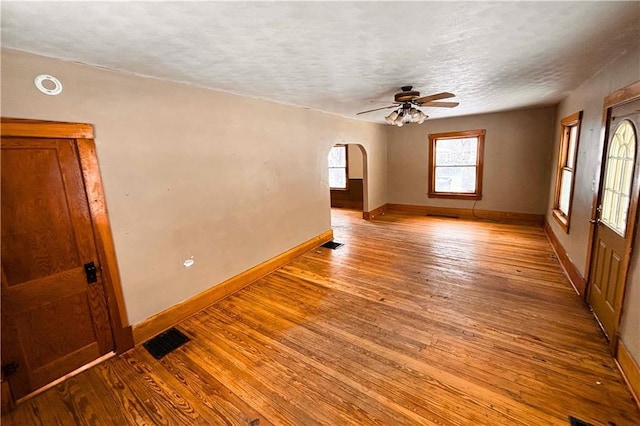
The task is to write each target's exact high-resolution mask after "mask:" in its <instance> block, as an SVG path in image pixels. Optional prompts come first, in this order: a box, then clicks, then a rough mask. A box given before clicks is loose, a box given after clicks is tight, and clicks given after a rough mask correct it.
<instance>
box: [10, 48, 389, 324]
mask: <svg viewBox="0 0 640 426" xmlns="http://www.w3.org/2000/svg"><path fill="white" fill-rule="evenodd" d="M41 73H48V74H52V75H54V76H56V77H58V78H59V79H60V80H61V81H62V83H63V85H64V92H63V93H62V94H61V95H59V96H47V95H44V94H41V93H40V92H38V91H37V90H36V88H35V87H34V85H33V79H34V77H35V76H36V75H38V74H41ZM2 115H3V116H5V117H18V118H32V119H44V120H57V121H70V122H83V123H91V124H93V125H94V126H95V135H96V145H97V151H98V158H99V162H100V167H101V171H102V178H103V183H104V186H105V193H106V201H107V205H108V209H109V214H110V218H111V225H112V231H113V236H114V240H115V245H116V253H117V257H118V262H119V266H120V273H121V277H122V283H123V290H124V295H125V301H126V307H127V312H128V314H129V322H130V323H131V324H135V323H138V322H140V321H142V320H144V319H145V318H147V317H149V316H151V315H153V314H155V313H157V312H159V311H162V310H163V309H166V308H168V307H170V306H172V305H174V304H176V303H178V302H180V301H182V300H185V299H187V298H189V297H191V296H193V295H195V294H197V293H199V292H201V291H203V290H205V289H207V288H209V287H211V286H213V285H215V284H217V283H220V282H221V281H223V280H225V279H227V278H229V277H231V276H233V275H236V274H238V273H240V272H243V271H244V270H246V269H249V268H251V267H253V266H255V265H257V264H259V263H261V262H263V261H265V260H267V259H269V258H271V257H273V256H276V255H278V254H279V253H282V252H284V251H286V250H288V249H289V248H291V247H294V246H296V245H298V244H300V243H302V242H304V241H306V240H308V239H309V238H312V237H314V236H315V235H318V234H320V233H322V232H324V231H326V230H328V229H329V228H330V226H331V224H330V220H331V219H330V209H329V190H328V183H327V154H328V152H329V150H330V149H331V147H332V146H333V145H334V144H336V143H357V144H361V145H363V147H364V148H365V150H366V152H367V158H368V164H367V167H368V174H369V187H368V201H369V205H368V206H365V207H368V208H370V209H373V208H376V207H378V206H380V205H382V204H385V203H386V202H387V189H386V167H387V152H386V133H385V130H384V127H383V126H382V125H376V124H371V123H363V122H358V121H354V120H348V119H344V118H341V117H338V116H334V115H330V114H324V113H319V112H315V111H310V110H306V109H302V108H295V107H290V106H284V105H280V104H275V103H270V102H266V101H262V100H256V99H251V98H245V97H240V96H235V95H231V94H226V93H221V92H215V91H211V90H206V89H201V88H196V87H190V86H185V85H181V84H174V83H169V82H163V81H159V80H154V79H148V78H141V77H137V76H133V75H128V74H123V73H117V72H111V71H106V70H101V69H98V68H94V67H89V66H83V65H78V64H73V63H69V62H62V61H58V60H53V59H48V58H44V57H41V56H35V55H30V54H26V53H21V52H15V51H8V50H7V51H3V52H2ZM190 256H193V257H194V259H195V261H196V263H195V265H194V266H193V267H192V268H190V269H185V268H184V267H183V266H182V262H183V261H184V260H185V259H187V258H189V257H190Z"/></svg>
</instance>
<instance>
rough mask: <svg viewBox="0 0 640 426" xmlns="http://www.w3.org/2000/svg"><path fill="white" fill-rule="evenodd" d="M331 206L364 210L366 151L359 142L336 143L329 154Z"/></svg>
mask: <svg viewBox="0 0 640 426" xmlns="http://www.w3.org/2000/svg"><path fill="white" fill-rule="evenodd" d="M327 158H328V167H329V191H330V194H331V197H330V199H331V207H332V208H344V209H352V210H359V211H366V208H367V207H368V185H367V184H368V182H367V152H366V150H365V149H364V147H363V146H362V145H360V144H336V145H334V146H333V147H332V148H331V150H330V151H329V154H328V156H327Z"/></svg>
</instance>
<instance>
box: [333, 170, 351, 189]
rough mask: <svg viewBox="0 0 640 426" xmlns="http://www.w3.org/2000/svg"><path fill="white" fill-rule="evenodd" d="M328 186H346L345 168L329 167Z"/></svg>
mask: <svg viewBox="0 0 640 426" xmlns="http://www.w3.org/2000/svg"><path fill="white" fill-rule="evenodd" d="M329 187H330V188H341V189H344V188H346V187H347V169H345V168H343V167H338V168H332V169H329Z"/></svg>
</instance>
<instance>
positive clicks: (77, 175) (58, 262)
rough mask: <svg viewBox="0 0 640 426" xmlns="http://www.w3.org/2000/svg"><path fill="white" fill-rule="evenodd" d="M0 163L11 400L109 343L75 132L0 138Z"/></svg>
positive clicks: (104, 349)
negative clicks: (51, 136) (92, 275)
mask: <svg viewBox="0 0 640 426" xmlns="http://www.w3.org/2000/svg"><path fill="white" fill-rule="evenodd" d="M1 162H2V169H1V175H2V188H1V190H2V209H1V210H2V211H1V213H2V224H1V234H2V242H1V243H2V247H1V252H2V253H1V254H2V260H1V263H2V361H3V362H4V363H14V364H15V365H16V366H17V368H16V370H15V372H14V373H13V374H11V375H10V376H8V380H9V384H10V387H11V391H12V394H13V398H15V399H19V398H21V397H23V396H25V395H27V394H29V393H30V392H32V391H34V390H36V389H38V388H40V387H42V386H44V385H46V384H48V383H50V382H51V381H53V380H55V379H57V378H60V377H62V376H64V375H65V374H67V373H69V372H71V371H73V370H75V369H77V368H79V367H81V366H83V365H85V364H87V363H89V362H91V361H93V360H95V359H96V358H98V357H100V356H101V355H104V354H106V353H108V352H110V351H112V350H113V349H114V343H113V335H112V331H111V328H110V322H109V312H108V309H107V303H106V299H105V292H104V288H103V283H102V277H101V276H100V275H101V272H100V264H99V261H98V256H97V252H96V243H95V240H94V234H93V228H92V223H91V215H90V211H89V204H88V201H87V195H86V191H85V186H84V181H83V176H82V170H81V168H80V163H79V158H78V152H77V146H76V141H75V139H45V138H15V137H3V138H2V154H1ZM91 262H93V264H94V265H95V268H96V279H95V282H93V283H88V279H87V277H88V274H87V271H86V269H87V268H85V265H86V264H89V263H91ZM89 272H90V271H89ZM89 281H91V280H89Z"/></svg>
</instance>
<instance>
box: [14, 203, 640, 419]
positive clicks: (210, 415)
mask: <svg viewBox="0 0 640 426" xmlns="http://www.w3.org/2000/svg"><path fill="white" fill-rule="evenodd" d="M359 215H360V213H358V212H354V211H345V210H334V212H333V224H334V232H335V239H336V241H339V242H343V243H345V246H344V247H342V248H340V249H338V250H336V251H331V250H328V249H325V248H320V249H317V250H314V251H312V252H310V253H308V254H306V255H304V256H302V257H301V258H299V259H297V260H295V261H293V262H292V263H290V264H289V265H287V266H285V267H284V268H282V269H281V270H279V271H277V272H275V273H272V274H271V275H269V276H267V277H265V278H263V279H261V280H259V281H258V282H256V283H254V284H252V285H251V286H249V287H248V288H246V289H245V290H243V291H241V292H239V293H237V294H235V295H233V296H231V297H229V298H227V299H225V300H223V301H221V302H219V303H217V304H215V305H213V306H211V307H209V308H208V309H205V310H203V311H202V312H200V313H198V314H196V315H195V316H193V317H191V318H190V319H188V320H186V321H184V322H182V323H181V324H180V325H179V326H178V328H179V329H181V330H182V331H183V332H185V333H186V334H188V335H189V336H190V337H191V338H192V339H193V340H192V341H191V342H189V343H187V344H186V345H185V346H183V347H182V348H180V349H178V350H176V351H175V352H173V353H171V354H169V355H167V356H166V357H165V358H164V359H162V360H161V361H156V360H155V359H153V358H152V357H151V356H150V355H149V354H148V353H147V352H146V350H145V349H144V348H142V347H137V348H135V349H134V350H132V351H130V352H128V353H126V354H124V355H122V356H119V357H114V358H112V359H110V360H108V361H106V362H105V363H103V364H101V365H99V366H97V367H94V368H93V369H91V370H88V371H86V372H84V373H82V374H80V375H79V376H76V377H74V378H72V379H70V380H68V381H66V382H64V383H62V384H60V385H58V386H56V387H54V388H52V389H50V390H49V391H47V392H45V393H43V394H41V395H39V396H37V397H35V398H34V399H32V400H29V401H26V402H25V403H23V404H21V405H20V406H19V407H18V409H17V410H16V411H15V412H14V413H11V414H10V415H9V416H7V417H4V418H3V419H2V424H3V425H29V424H44V425H54V424H64V425H70V424H95V425H106V424H114V425H126V424H149V425H156V424H168V425H178V424H228V425H251V426H256V425H258V424H259V425H261V426H265V425H314V424H328V425H348V424H357V425H373V424H387V425H430V424H433V425H450V424H451V425H568V424H569V422H568V416H570V415H571V416H575V417H577V418H580V419H582V420H585V421H588V422H590V423H593V424H596V425H601V424H603V425H610V424H615V425H618V426H622V425H640V412H639V410H638V408H637V407H636V406H635V404H634V402H633V400H632V399H631V395H630V393H629V391H628V390H627V388H626V387H625V385H624V383H623V381H622V378H621V377H620V375H619V373H618V371H617V369H616V367H615V365H614V362H613V360H612V359H611V358H610V356H609V355H608V352H607V346H606V343H605V340H604V338H603V336H602V335H601V333H600V331H599V330H598V328H597V326H596V323H595V320H594V319H593V318H592V317H591V315H590V313H589V312H588V310H587V309H586V307H585V306H584V305H583V304H582V302H581V300H580V299H579V297H578V296H577V295H576V294H575V292H574V291H573V290H572V289H571V287H570V285H569V283H568V281H567V280H566V278H565V277H564V275H563V273H562V271H561V269H560V266H559V264H558V261H557V260H556V258H555V257H554V254H553V251H552V249H551V247H550V245H549V243H548V242H547V239H546V237H545V235H544V233H543V231H542V230H541V229H539V228H537V227H533V226H521V225H505V224H498V223H491V222H470V221H463V220H455V219H442V218H433V217H420V216H408V215H400V214H387V215H385V216H382V217H379V218H377V219H376V220H374V221H371V222H366V221H363V220H361V219H359V218H358V217H359Z"/></svg>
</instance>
